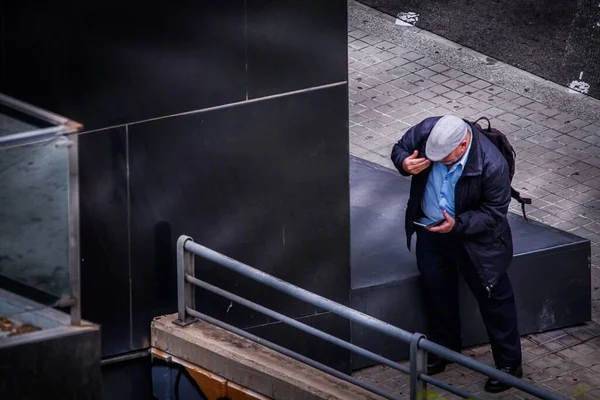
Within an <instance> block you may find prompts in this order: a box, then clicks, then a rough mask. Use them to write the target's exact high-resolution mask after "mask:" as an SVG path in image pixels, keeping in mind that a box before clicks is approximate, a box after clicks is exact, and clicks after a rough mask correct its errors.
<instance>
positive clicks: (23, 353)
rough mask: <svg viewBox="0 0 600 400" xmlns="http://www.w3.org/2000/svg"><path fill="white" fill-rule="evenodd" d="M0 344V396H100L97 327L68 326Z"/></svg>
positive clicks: (88, 399)
mask: <svg viewBox="0 0 600 400" xmlns="http://www.w3.org/2000/svg"><path fill="white" fill-rule="evenodd" d="M46 334H47V335H46V337H45V338H43V339H39V340H30V341H28V342H26V343H23V344H20V345H15V346H12V347H2V348H0V376H2V379H0V398H1V399H7V400H12V399H27V400H37V399H39V400H46V399H65V400H100V399H102V377H101V374H100V330H99V329H85V330H83V329H79V330H75V329H73V330H71V331H70V332H69V333H68V334H64V335H61V336H58V335H52V336H51V334H50V331H47V332H46Z"/></svg>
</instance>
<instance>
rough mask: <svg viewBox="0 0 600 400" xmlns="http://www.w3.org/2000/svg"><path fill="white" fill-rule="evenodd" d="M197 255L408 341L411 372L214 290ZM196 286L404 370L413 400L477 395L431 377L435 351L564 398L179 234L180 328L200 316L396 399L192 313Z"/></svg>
mask: <svg viewBox="0 0 600 400" xmlns="http://www.w3.org/2000/svg"><path fill="white" fill-rule="evenodd" d="M194 255H196V256H198V257H201V258H203V259H205V260H208V261H212V262H214V263H215V264H217V265H219V266H222V267H225V268H227V269H229V270H232V271H234V272H237V273H239V274H241V275H244V276H246V277H248V278H250V279H253V280H255V281H257V282H260V283H263V284H265V285H267V286H269V287H271V288H274V289H277V290H279V291H281V292H283V293H286V294H287V295H290V296H292V297H295V298H297V299H300V300H304V301H306V302H307V303H310V304H312V305H314V306H316V307H320V308H322V309H325V310H327V311H330V312H332V313H334V314H337V315H339V316H342V317H345V318H347V319H349V320H350V321H353V322H356V323H360V324H363V325H365V326H368V327H369V328H371V329H374V330H377V331H379V332H382V333H384V334H386V335H389V336H391V337H394V338H396V339H399V340H401V341H402V342H404V343H407V344H409V345H410V368H407V367H405V366H403V365H400V364H398V363H396V362H394V361H391V360H388V359H386V358H384V357H382V356H380V355H377V354H375V353H372V352H370V351H368V350H365V349H363V348H361V347H358V346H356V345H354V344H352V343H349V342H346V341H344V340H342V339H339V338H337V337H334V336H331V335H329V334H327V333H325V332H322V331H320V330H318V329H315V328H313V327H310V326H308V325H306V324H303V323H301V322H299V321H297V320H295V319H293V318H290V317H288V316H285V315H283V314H280V313H278V312H275V311H273V310H271V309H269V308H266V307H263V306H261V305H259V304H256V303H253V302H251V301H249V300H246V299H244V298H242V297H239V296H237V295H235V294H233V293H230V292H228V291H226V290H223V289H220V288H218V287H215V286H213V285H211V284H209V283H207V282H204V281H202V280H200V279H198V278H196V277H195V270H194ZM194 286H198V287H200V288H202V289H205V290H208V291H210V292H212V293H215V294H217V295H220V296H223V297H225V298H227V299H229V300H231V301H235V302H236V303H239V304H241V305H243V306H245V307H248V308H251V309H253V310H256V311H258V312H261V313H263V314H265V315H267V316H269V317H272V318H275V319H277V320H279V321H281V322H283V323H285V324H287V325H290V326H292V327H295V328H297V329H300V330H302V331H304V332H307V333H310V334H312V335H315V336H317V337H319V338H321V339H323V340H325V341H327V342H330V343H332V344H336V345H338V346H341V347H343V348H345V349H348V350H351V351H354V352H356V353H358V354H360V355H362V356H364V357H368V358H370V359H372V360H375V361H377V362H379V363H381V364H384V365H387V366H390V367H392V368H394V369H397V370H399V371H401V372H404V373H407V374H410V398H411V399H412V400H416V399H421V398H424V395H425V390H426V387H427V386H426V384H427V383H429V384H431V385H433V386H436V387H438V388H441V389H443V390H446V391H448V392H450V393H453V394H455V395H457V396H460V397H462V398H471V399H474V398H475V397H474V396H472V395H470V394H469V393H467V392H465V391H463V390H460V389H458V388H455V387H453V386H451V385H449V384H447V383H444V382H442V381H440V380H438V379H435V378H432V377H431V376H428V375H427V352H430V353H433V354H435V355H437V356H438V357H442V358H444V359H447V360H450V361H453V362H455V363H457V364H460V365H463V366H465V367H467V368H470V369H472V370H474V371H477V372H479V373H482V374H484V375H487V376H488V377H491V378H493V379H496V380H498V381H500V382H503V383H505V384H507V385H510V386H512V387H515V388H517V389H520V390H522V391H524V392H527V393H529V394H531V395H533V396H536V397H538V398H541V399H548V400H560V399H564V397H562V396H560V395H557V394H554V393H551V392H550V391H548V390H545V389H542V388H540V387H538V386H535V385H532V384H529V383H527V382H525V381H523V380H521V379H519V378H516V377H514V376H512V375H509V374H506V373H504V372H501V371H499V370H497V369H496V368H493V367H490V366H488V365H485V364H482V363H480V362H478V361H475V360H472V359H471V358H469V357H466V356H464V355H462V354H460V353H457V352H455V351H452V350H450V349H448V348H446V347H443V346H440V345H439V344H436V343H434V342H431V341H429V340H427V338H426V337H425V335H423V334H421V333H414V334H411V333H409V332H407V331H405V330H403V329H400V328H398V327H396V326H393V325H390V324H388V323H386V322H383V321H381V320H378V319H375V318H373V317H371V316H369V315H366V314H363V313H361V312H359V311H356V310H354V309H352V308H349V307H346V306H344V305H341V304H339V303H336V302H334V301H331V300H329V299H326V298H324V297H321V296H319V295H317V294H315V293H312V292H309V291H307V290H305V289H302V288H300V287H297V286H294V285H292V284H290V283H288V282H285V281H283V280H281V279H278V278H276V277H274V276H271V275H269V274H266V273H264V272H262V271H260V270H258V269H256V268H252V267H251V266H249V265H246V264H244V263H242V262H240V261H237V260H234V259H232V258H230V257H227V256H225V255H223V254H221V253H218V252H216V251H214V250H211V249H209V248H207V247H204V246H202V245H200V244H198V243H195V242H194V241H193V239H192V238H191V237H189V236H181V237H180V238H179V240H178V241H177V288H178V291H177V294H178V315H179V319H178V320H177V321H175V322H174V323H176V324H178V325H182V326H185V325H189V324H190V323H191V322H193V321H194V318H199V319H201V320H204V321H207V322H209V323H212V324H214V325H217V326H219V327H221V328H224V329H227V330H229V331H231V332H233V333H236V334H238V335H240V336H243V337H245V338H247V339H250V340H252V341H255V342H257V343H260V344H262V345H265V346H266V347H269V348H271V349H274V350H276V351H279V352H281V353H283V354H285V355H287V356H289V357H292V358H295V359H297V360H299V361H302V362H304V363H306V364H308V365H310V366H312V367H314V368H317V369H319V370H321V371H324V372H326V373H329V374H332V375H334V376H336V377H338V378H340V379H344V380H346V381H348V382H350V383H352V384H355V385H357V386H360V387H362V388H365V389H367V390H370V391H372V392H374V393H377V394H379V395H381V396H383V397H386V398H389V399H393V397H392V396H391V395H390V394H387V393H385V392H384V391H382V390H380V389H378V388H374V387H373V386H371V385H368V384H366V383H364V382H361V381H358V380H357V379H355V378H353V377H351V376H349V375H346V374H343V373H340V372H338V371H335V370H332V369H331V368H329V367H327V366H324V365H322V364H320V363H317V362H316V361H314V360H311V359H308V358H306V357H304V356H302V355H300V354H297V353H294V352H292V351H290V350H288V349H285V348H283V347H281V346H278V345H276V344H273V343H271V342H268V341H265V340H263V339H261V338H259V337H257V336H254V335H252V334H250V333H248V332H245V331H243V330H241V329H238V328H236V327H233V326H231V325H228V324H225V323H223V322H222V321H219V320H217V319H215V318H212V317H209V316H207V315H205V314H202V313H200V312H198V311H196V310H195V309H194V294H193V288H194Z"/></svg>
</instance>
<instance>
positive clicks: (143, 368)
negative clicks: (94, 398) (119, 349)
mask: <svg viewBox="0 0 600 400" xmlns="http://www.w3.org/2000/svg"><path fill="white" fill-rule="evenodd" d="M102 391H103V396H102V399H103V400H148V399H154V397H152V395H153V393H152V392H153V391H152V363H151V359H150V356H148V357H144V358H137V359H134V360H128V361H124V362H119V363H115V364H108V365H103V366H102ZM181 398H182V399H185V398H186V397H183V396H182V397H181Z"/></svg>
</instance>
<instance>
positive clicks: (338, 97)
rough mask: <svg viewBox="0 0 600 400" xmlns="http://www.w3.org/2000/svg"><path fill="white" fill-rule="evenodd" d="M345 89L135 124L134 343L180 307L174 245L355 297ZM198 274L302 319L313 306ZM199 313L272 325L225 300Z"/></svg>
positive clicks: (341, 298) (228, 278) (204, 305)
mask: <svg viewBox="0 0 600 400" xmlns="http://www.w3.org/2000/svg"><path fill="white" fill-rule="evenodd" d="M346 90H347V89H346V85H340V86H337V87H332V88H327V89H321V90H315V91H310V92H305V93H301V94H296V95H292V96H284V97H280V98H276V99H269V100H264V101H260V102H256V103H251V104H246V105H242V106H238V107H232V108H226V109H220V110H213V111H209V112H205V113H198V114H192V115H186V116H181V117H178V118H173V119H163V120H158V121H154V122H148V123H143V124H138V125H132V126H130V127H129V157H130V185H131V186H130V192H131V214H130V218H131V267H132V284H133V287H132V296H133V297H132V298H133V303H132V312H133V321H134V322H133V335H134V347H143V346H146V345H147V344H148V333H149V326H150V325H149V322H150V319H151V318H152V317H154V316H156V315H160V314H164V313H167V312H173V311H175V308H176V290H175V289H176V287H175V276H176V270H175V252H174V248H175V242H176V240H177V238H178V236H179V235H181V234H187V235H190V236H192V237H193V238H194V239H195V240H196V241H197V242H199V243H201V244H203V245H205V246H207V247H210V248H213V249H215V250H217V251H219V252H223V253H224V254H226V255H228V256H230V257H233V258H236V259H239V260H241V261H242V262H245V263H247V264H250V265H252V266H255V267H257V268H260V269H262V270H264V271H266V272H268V273H271V274H274V275H276V276H278V277H279V278H281V279H284V280H286V281H289V282H291V283H293V284H296V285H298V286H301V287H303V288H306V289H308V290H311V291H314V292H316V293H318V294H321V295H324V296H326V297H328V298H331V299H332V300H334V301H338V302H340V303H343V304H348V298H349V280H350V277H349V200H348V199H349V194H348V190H349V189H348V153H347V151H348V148H347V146H348V136H347V134H348V133H347V132H348V125H347V124H348V119H347V118H348V114H347V104H346ZM196 268H197V273H198V275H199V277H200V278H202V279H206V280H209V281H211V282H213V283H215V284H217V285H218V286H221V287H224V288H226V289H230V290H232V291H235V292H237V293H239V294H242V295H244V296H248V297H249V298H251V299H253V300H255V301H258V302H260V303H261V304H265V305H267V306H271V307H275V308H276V309H278V310H279V311H281V312H284V313H286V314H287V315H290V316H294V317H299V316H303V315H310V314H313V313H314V312H315V309H314V307H311V306H308V305H305V304H302V303H299V302H297V301H293V300H292V299H289V298H287V297H285V296H283V295H281V294H280V293H277V292H275V291H273V290H265V288H264V287H263V286H260V285H258V284H253V283H252V282H250V281H249V280H248V279H243V278H242V277H240V276H238V275H233V274H231V273H228V272H227V271H225V270H224V269H223V268H219V267H216V266H214V265H208V264H206V263H201V262H200V261H198V263H197V267H196ZM197 306H198V308H199V309H200V310H203V311H206V312H209V313H211V314H212V315H214V316H217V317H219V318H222V319H223V320H225V321H227V322H230V323H234V324H236V325H238V326H243V327H248V326H255V325H259V324H262V323H266V322H268V320H267V319H266V318H263V317H262V316H259V315H255V314H254V313H249V312H248V311H246V310H242V309H241V308H240V307H237V306H233V307H231V308H230V307H229V302H228V301H222V300H220V299H215V298H214V297H212V296H203V295H201V296H198V305H197Z"/></svg>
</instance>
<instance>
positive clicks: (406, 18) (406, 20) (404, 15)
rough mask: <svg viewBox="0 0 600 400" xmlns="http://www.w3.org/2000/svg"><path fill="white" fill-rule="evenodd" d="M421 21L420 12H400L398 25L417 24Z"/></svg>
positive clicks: (397, 20)
mask: <svg viewBox="0 0 600 400" xmlns="http://www.w3.org/2000/svg"><path fill="white" fill-rule="evenodd" d="M417 22H419V14H417V13H414V12H412V11H409V12H401V13H398V16H397V18H396V25H402V26H415V25H416V24H417Z"/></svg>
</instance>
